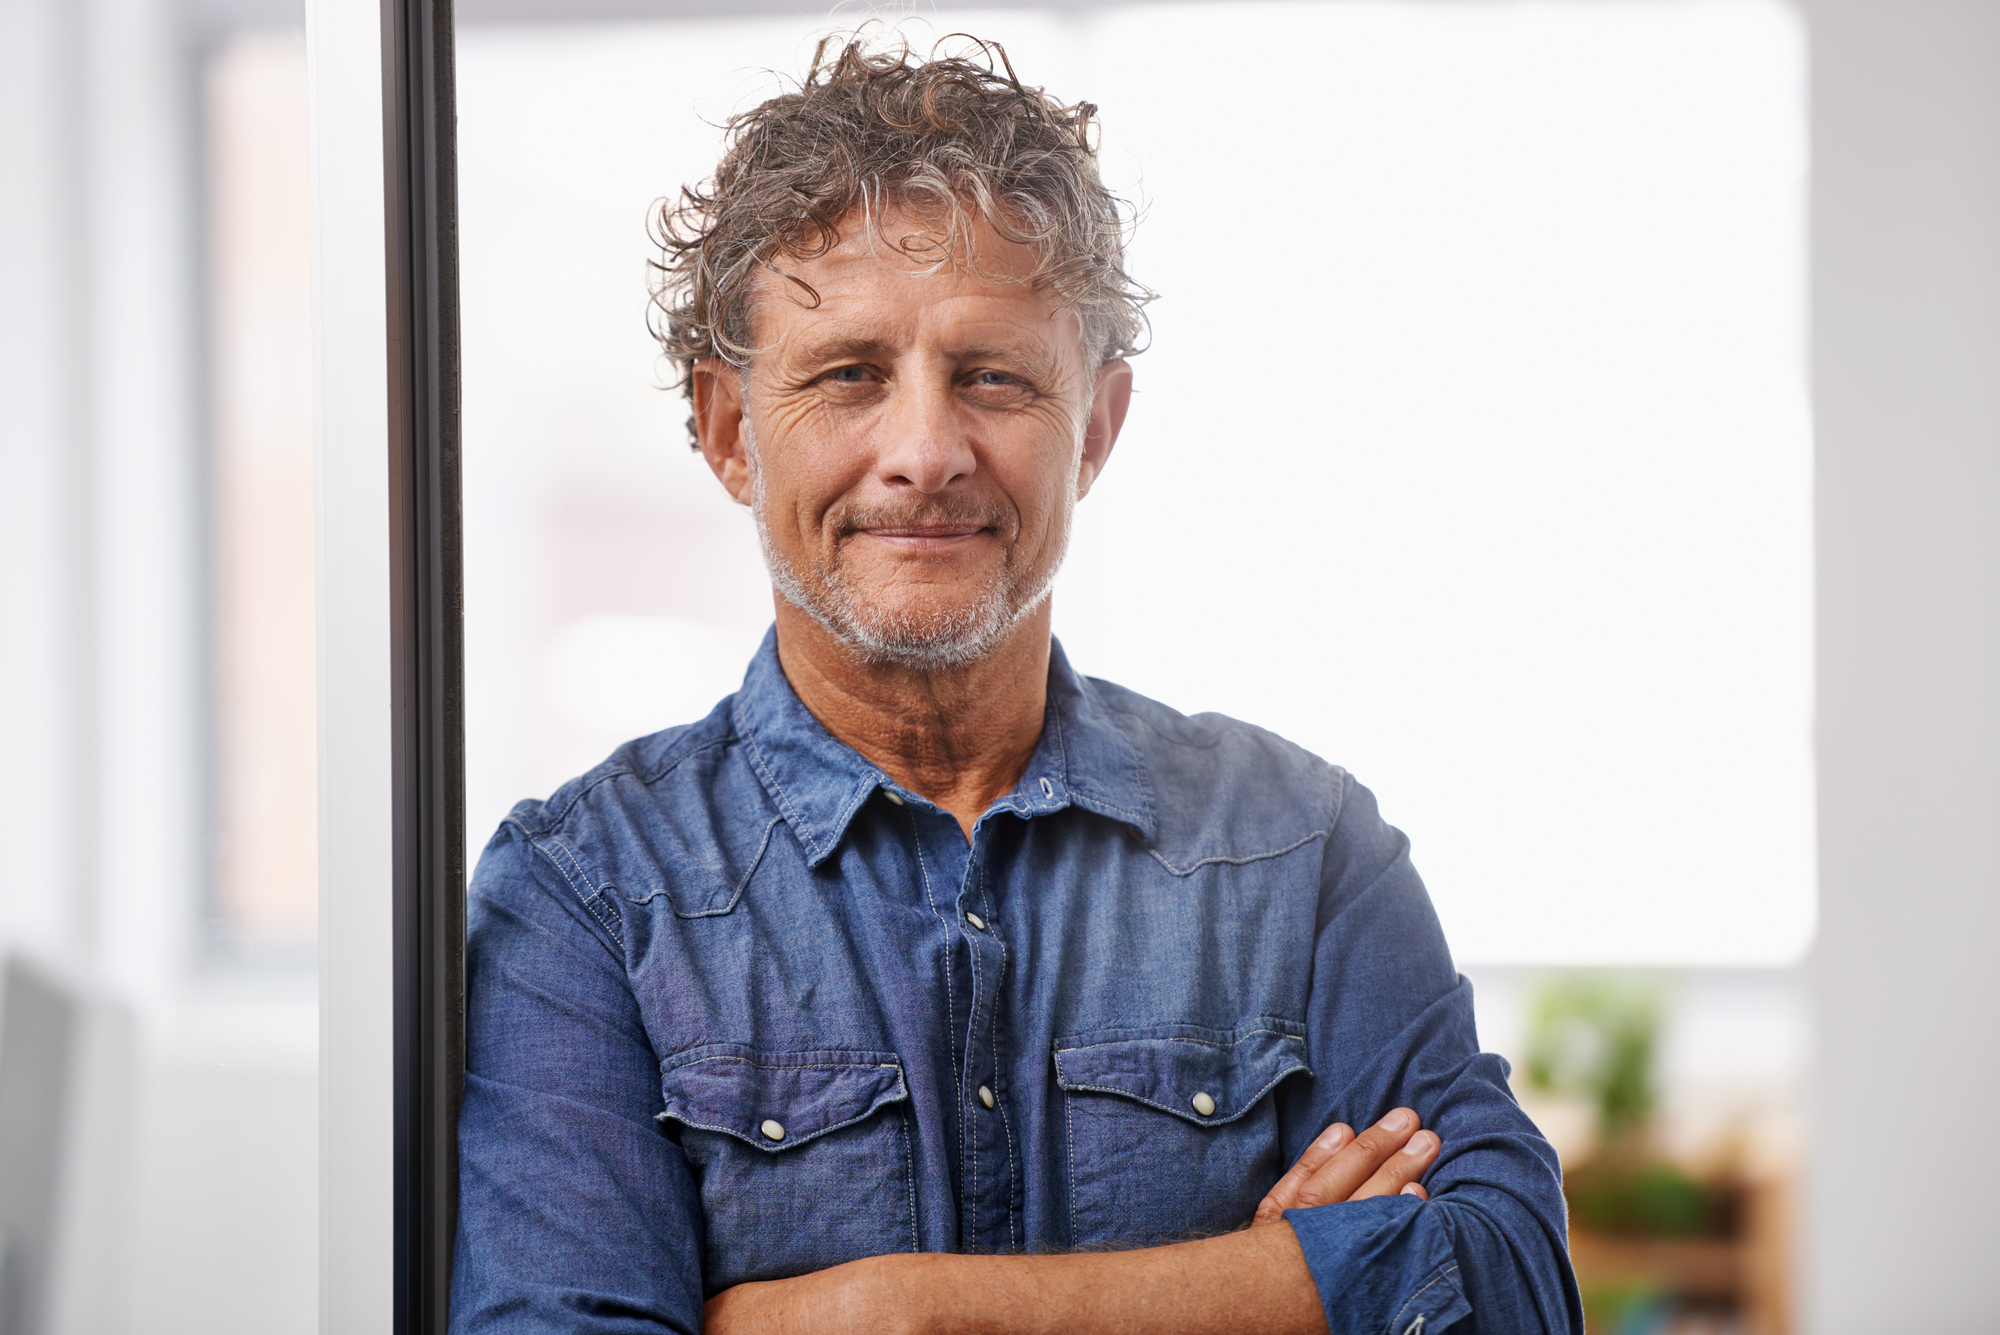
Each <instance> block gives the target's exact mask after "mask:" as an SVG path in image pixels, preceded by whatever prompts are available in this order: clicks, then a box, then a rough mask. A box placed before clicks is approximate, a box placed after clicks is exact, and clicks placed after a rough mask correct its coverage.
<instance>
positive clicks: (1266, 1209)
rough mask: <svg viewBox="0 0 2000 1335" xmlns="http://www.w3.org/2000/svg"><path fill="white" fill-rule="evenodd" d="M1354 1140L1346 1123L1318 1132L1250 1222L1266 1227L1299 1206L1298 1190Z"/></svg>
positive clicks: (1266, 1197)
mask: <svg viewBox="0 0 2000 1335" xmlns="http://www.w3.org/2000/svg"><path fill="white" fill-rule="evenodd" d="M1353 1137H1354V1132H1353V1130H1352V1129H1351V1128H1350V1127H1349V1126H1348V1125H1347V1123H1345V1122H1335V1123H1334V1124H1333V1125H1332V1126H1330V1127H1328V1128H1327V1129H1326V1130H1324V1131H1322V1132H1320V1133H1319V1136H1318V1137H1317V1138H1316V1139H1315V1140H1314V1141H1313V1143H1312V1144H1310V1145H1308V1146H1306V1150H1305V1153H1304V1154H1301V1155H1300V1156H1299V1161H1298V1162H1297V1163H1295V1164H1293V1165H1292V1166H1291V1167H1290V1168H1289V1169H1287V1170H1286V1172H1285V1175H1284V1176H1283V1177H1281V1178H1279V1179H1278V1181H1277V1185H1275V1186H1273V1187H1272V1188H1271V1190H1270V1191H1269V1192H1268V1193H1266V1195H1265V1197H1264V1199H1263V1201H1262V1202H1260V1203H1259V1204H1258V1206H1257V1214H1256V1217H1255V1218H1254V1219H1252V1220H1251V1222H1252V1223H1253V1224H1268V1223H1270V1222H1272V1221H1273V1220H1275V1219H1276V1218H1277V1217H1278V1216H1279V1215H1281V1214H1283V1213H1284V1212H1285V1211H1286V1210H1290V1209H1292V1208H1294V1207H1296V1206H1297V1205H1298V1203H1299V1189H1300V1188H1301V1187H1303V1186H1305V1184H1306V1183H1307V1182H1309V1181H1311V1180H1312V1176H1313V1174H1314V1173H1316V1172H1318V1171H1319V1169H1320V1165H1322V1164H1324V1163H1325V1162H1326V1161H1327V1160H1328V1159H1331V1158H1332V1157H1333V1156H1334V1155H1335V1154H1337V1153H1339V1152H1340V1150H1341V1149H1342V1148H1343V1147H1344V1146H1345V1145H1346V1144H1347V1142H1348V1141H1349V1140H1351V1139H1353Z"/></svg>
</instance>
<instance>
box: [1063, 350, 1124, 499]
mask: <svg viewBox="0 0 2000 1335" xmlns="http://www.w3.org/2000/svg"><path fill="white" fill-rule="evenodd" d="M1131 406H1132V363H1130V362H1128V361H1126V360H1125V359H1124V358H1123V357H1114V358H1112V359H1111V360H1110V361H1108V362H1106V363H1104V365H1102V366H1100V367H1098V368H1097V393H1096V395H1095V396H1094V397H1093V398H1092V399H1091V401H1090V420H1089V421H1088V422H1087V423H1085V424H1084V429H1083V463H1082V466H1081V467H1079V468H1078V469H1077V473H1076V498H1077V499H1078V500H1082V499H1083V498H1084V497H1085V496H1088V495H1089V494H1090V488H1091V484H1092V483H1094V482H1096V481H1097V475H1098V474H1099V473H1102V472H1103V471H1104V465H1105V462H1106V461H1107V460H1109V459H1110V458H1111V447H1112V446H1113V445H1116V444H1117V443H1118V433H1119V431H1120V430H1122V429H1123V428H1124V426H1125V411H1126V409H1128V408H1130V407H1131Z"/></svg>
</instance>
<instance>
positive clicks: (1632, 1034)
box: [1527, 974, 1660, 1148]
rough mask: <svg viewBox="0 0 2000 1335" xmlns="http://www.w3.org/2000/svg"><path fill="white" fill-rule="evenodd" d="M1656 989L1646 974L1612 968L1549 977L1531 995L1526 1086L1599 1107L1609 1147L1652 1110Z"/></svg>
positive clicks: (1600, 1133) (1599, 1119)
mask: <svg viewBox="0 0 2000 1335" xmlns="http://www.w3.org/2000/svg"><path fill="white" fill-rule="evenodd" d="M1659 1036H1660V994H1659V989H1658V988H1657V987H1656V986H1655V985H1653V984H1652V983H1651V982H1650V981H1647V980H1644V979H1641V978H1633V977H1631V976H1629V975H1618V974H1577V975H1570V976H1566V977H1562V978H1558V979H1555V980H1553V981H1551V982H1550V983H1548V984H1547V985H1546V986H1545V987H1543V989H1542V991H1541V994H1540V995H1539V996H1538V997H1537V998H1536V1000H1535V1006H1534V1011H1533V1014H1532V1016H1531V1018H1530V1021H1529V1030H1528V1072H1527V1074H1528V1086H1529V1088H1531V1089H1535V1090H1538V1091H1541V1092H1543V1093H1550V1094H1564V1095H1570V1096H1581V1097H1585V1098H1588V1099H1590V1100H1591V1102H1592V1103H1594V1104H1595V1105H1596V1108H1597V1129H1598V1136H1599V1138H1600V1140H1601V1141H1602V1143H1603V1144H1604V1145H1605V1146H1606V1147H1607V1148H1608V1147H1611V1146H1614V1145H1617V1144H1619V1143H1620V1142H1622V1141H1624V1140H1625V1139H1627V1138H1628V1137H1629V1136H1631V1135H1632V1134H1633V1133H1634V1132H1636V1131H1641V1130H1643V1128H1644V1127H1645V1124H1646V1120H1647V1119H1648V1118H1649V1117H1650V1116H1651V1115H1652V1112H1653V1102H1654V1090H1653V1058H1654V1054H1655V1052H1656V1050H1657V1049H1658V1047H1659Z"/></svg>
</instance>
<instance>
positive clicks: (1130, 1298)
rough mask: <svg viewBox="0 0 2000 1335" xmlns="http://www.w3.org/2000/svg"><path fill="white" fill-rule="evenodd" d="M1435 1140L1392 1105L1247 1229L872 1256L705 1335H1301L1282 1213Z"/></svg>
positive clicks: (1318, 1322) (718, 1307) (1298, 1296)
mask: <svg viewBox="0 0 2000 1335" xmlns="http://www.w3.org/2000/svg"><path fill="white" fill-rule="evenodd" d="M1438 1149H1439V1142H1438V1138H1437V1136H1436V1135H1435V1134H1433V1133H1431V1132H1429V1131H1420V1130H1418V1128H1417V1115H1416V1113H1414V1112H1413V1111H1411V1110H1410V1109H1408V1108H1398V1109H1396V1110H1395V1111H1393V1112H1391V1113H1389V1114H1388V1115H1387V1116H1385V1117H1384V1118H1383V1119H1382V1120H1381V1121H1379V1122H1377V1123H1376V1124H1375V1125H1374V1126H1372V1127H1370V1128H1368V1130H1366V1131H1364V1132H1363V1133H1361V1134H1360V1135H1359V1136H1357V1135H1355V1134H1354V1132H1353V1131H1352V1130H1351V1129H1349V1128H1348V1127H1347V1126H1346V1125H1344V1124H1340V1123H1336V1124H1335V1125H1333V1126H1330V1127H1328V1128H1327V1129H1326V1130H1325V1131H1324V1132H1322V1133H1321V1134H1320V1136H1319V1138H1318V1139H1317V1140H1315V1141H1314V1142H1313V1143H1312V1144H1311V1145H1309V1146H1307V1147H1306V1151H1305V1153H1304V1154H1302V1155H1300V1156H1299V1161H1298V1162H1297V1163H1296V1164H1294V1165H1292V1167H1291V1169H1290V1171H1288V1172H1287V1173H1286V1174H1285V1175H1284V1176H1283V1177H1282V1178H1280V1179H1279V1180H1278V1183H1277V1185H1276V1186H1274V1187H1272V1188H1271V1191H1270V1193H1269V1194H1268V1195H1267V1196H1265V1197H1264V1200H1263V1202H1262V1203H1261V1204H1259V1205H1258V1207H1257V1213H1256V1217H1255V1218H1254V1220H1253V1221H1252V1223H1251V1225H1250V1227H1249V1228H1247V1229H1243V1230H1241V1231H1239V1232H1236V1233H1229V1234H1224V1235H1223V1236H1221V1237H1214V1238H1203V1239H1201V1240H1199V1241H1196V1242H1183V1243H1176V1244H1173V1245H1172V1246H1166V1247H1150V1248H1146V1249H1143V1250H1139V1251H1129V1252H1097V1253H1078V1254H1069V1255H1055V1256H960V1255H952V1254H947V1253H910V1254H901V1255H894V1256H876V1257H870V1258H868V1259H866V1260H862V1261H851V1262H849V1263H848V1264H846V1265H841V1266H835V1267H834V1268H833V1269H831V1270H822V1271H820V1272H818V1273H817V1274H812V1275H802V1276H799V1277H798V1278H796V1279H784V1280H773V1281H770V1282H767V1283H758V1284H739V1285H737V1286H736V1287H735V1288H732V1289H726V1290H724V1291H723V1292H721V1293H719V1294H717V1295H716V1296H715V1297H714V1298H712V1299H710V1300H709V1302H708V1305H707V1307H706V1309H705V1311H704V1319H703V1323H702V1328H703V1330H704V1331H707V1332H709V1333H710V1335H847V1333H848V1332H855V1335H873V1333H881V1335H1043V1333H1044V1332H1048V1333H1049V1335H1057V1333H1063V1335H1128V1333H1129V1335H1139V1333H1140V1332H1144V1335H1180V1333H1181V1332H1187V1333H1188V1335H1239V1333H1240V1335H1293V1333H1294V1332H1297V1333H1298V1335H1306V1333H1307V1332H1313V1333H1314V1335H1317V1333H1318V1332H1323V1331H1325V1330H1326V1317H1325V1315H1324V1313H1323V1312H1322V1310H1321V1305H1320V1299H1319V1294H1318V1291H1317V1290H1316V1288H1315V1287H1314V1285H1313V1280H1312V1276H1311V1275H1310V1274H1309V1273H1308V1272H1307V1269H1306V1261H1305V1256H1304V1254H1303V1253H1302V1252H1301V1251H1300V1249H1299V1244H1298V1241H1297V1239H1296V1238H1295V1237H1294V1236H1293V1234H1292V1229H1291V1226H1290V1225H1289V1224H1287V1223H1286V1222H1285V1219H1284V1212H1285V1211H1286V1210H1289V1209H1294V1208H1304V1207H1309V1206H1315V1205H1325V1204H1330V1203H1332V1202H1336V1201H1360V1200H1365V1199H1367V1198H1369V1197H1371V1196H1389V1195H1394V1194H1396V1193H1397V1192H1403V1193H1406V1194H1408V1195H1412V1196H1415V1197H1417V1198H1418V1199H1420V1200H1421V1199H1423V1198H1424V1189H1423V1187H1422V1186H1421V1185H1419V1184H1418V1179H1419V1178H1420V1177H1422V1176H1423V1173H1424V1170H1425V1169H1427V1168H1429V1167H1430V1165H1431V1164H1432V1163H1433V1162H1434V1161H1435V1160H1436V1159H1437V1155H1438Z"/></svg>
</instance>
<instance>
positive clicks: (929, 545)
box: [853, 522, 993, 556]
mask: <svg viewBox="0 0 2000 1335" xmlns="http://www.w3.org/2000/svg"><path fill="white" fill-rule="evenodd" d="M992 531H993V529H992V526H991V525H988V524H975V523H964V522H958V523H935V524H881V525H875V524H870V525H867V526H865V527H861V528H857V529H855V530H854V533H853V536H854V537H857V538H872V539H874V540H875V541H877V542H880V543H883V544H885V545H886V546H888V547H889V548H890V549H891V550H892V551H898V552H902V553H904V554H906V555H909V556H927V555H933V554H942V553H944V552H949V551H952V550H954V549H956V548H959V547H963V546H965V545H967V544H968V543H970V542H972V541H973V540H974V539H976V538H978V537H980V536H981V535H983V534H988V533H991V532H992Z"/></svg>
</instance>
